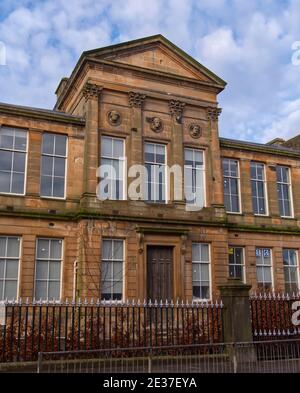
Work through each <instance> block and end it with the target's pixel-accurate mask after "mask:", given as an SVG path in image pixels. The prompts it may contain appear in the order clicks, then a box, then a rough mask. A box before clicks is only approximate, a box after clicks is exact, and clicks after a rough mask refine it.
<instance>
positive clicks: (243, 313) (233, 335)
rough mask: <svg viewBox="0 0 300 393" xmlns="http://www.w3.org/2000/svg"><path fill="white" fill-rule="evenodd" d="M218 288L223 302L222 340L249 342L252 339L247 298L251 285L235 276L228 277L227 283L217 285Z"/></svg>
mask: <svg viewBox="0 0 300 393" xmlns="http://www.w3.org/2000/svg"><path fill="white" fill-rule="evenodd" d="M218 289H219V290H220V294H221V299H222V302H223V304H224V310H223V329H224V342H244V341H247V342H251V341H252V340H253V338H252V326H251V316H250V300H249V291H250V289H251V285H247V284H244V283H243V282H242V281H241V280H239V279H236V278H229V279H228V281H227V283H225V284H223V285H219V286H218Z"/></svg>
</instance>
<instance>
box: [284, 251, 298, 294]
mask: <svg viewBox="0 0 300 393" xmlns="http://www.w3.org/2000/svg"><path fill="white" fill-rule="evenodd" d="M285 250H288V251H295V254H296V263H297V264H296V266H295V265H288V266H286V265H284V260H283V251H285ZM289 260H290V255H289ZM282 263H283V274H284V271H285V269H286V268H287V267H288V268H290V267H295V268H296V272H297V280H298V282H297V286H298V288H297V291H298V292H299V290H300V271H299V255H298V250H297V249H295V248H283V249H282ZM283 277H284V276H283ZM288 284H291V282H290V281H289V282H288ZM285 285H286V281H285V277H284V287H285Z"/></svg>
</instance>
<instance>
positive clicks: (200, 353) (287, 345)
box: [38, 340, 300, 373]
mask: <svg viewBox="0 0 300 393" xmlns="http://www.w3.org/2000/svg"><path fill="white" fill-rule="evenodd" d="M38 372H39V373H48V372H51V373H299V372H300V340H292V341H291V340H284V341H283V340H280V341H259V342H253V343H230V344H224V343H220V344H199V345H185V346H168V347H152V348H149V347H145V348H136V349H135V350H132V348H127V349H114V350H108V349H106V350H99V351H77V352H52V353H40V354H39V359H38Z"/></svg>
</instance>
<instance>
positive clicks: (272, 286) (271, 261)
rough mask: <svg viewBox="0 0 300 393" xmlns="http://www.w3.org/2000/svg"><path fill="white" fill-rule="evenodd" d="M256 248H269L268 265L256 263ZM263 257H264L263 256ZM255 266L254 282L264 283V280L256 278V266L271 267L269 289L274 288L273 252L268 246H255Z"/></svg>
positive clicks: (262, 249)
mask: <svg viewBox="0 0 300 393" xmlns="http://www.w3.org/2000/svg"><path fill="white" fill-rule="evenodd" d="M256 250H261V251H264V250H269V251H270V265H263V264H257V259H256V258H257V257H256ZM263 258H264V257H263ZM255 266H256V282H257V284H263V285H264V284H265V282H259V281H258V279H257V267H262V268H264V267H269V268H270V269H271V288H270V290H273V289H274V272H273V252H272V249H271V248H270V247H255Z"/></svg>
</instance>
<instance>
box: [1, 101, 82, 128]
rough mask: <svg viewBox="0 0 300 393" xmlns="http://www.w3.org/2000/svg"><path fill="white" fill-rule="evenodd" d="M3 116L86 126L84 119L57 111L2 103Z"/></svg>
mask: <svg viewBox="0 0 300 393" xmlns="http://www.w3.org/2000/svg"><path fill="white" fill-rule="evenodd" d="M2 114H3V115H10V116H23V117H27V118H31V119H37V120H45V121H55V122H58V123H67V124H71V125H76V126H80V127H84V126H85V119H84V118H82V117H77V116H73V115H69V114H67V113H63V112H59V111H55V110H54V111H51V110H48V109H40V108H33V107H26V106H19V105H10V104H4V103H0V115H2Z"/></svg>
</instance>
